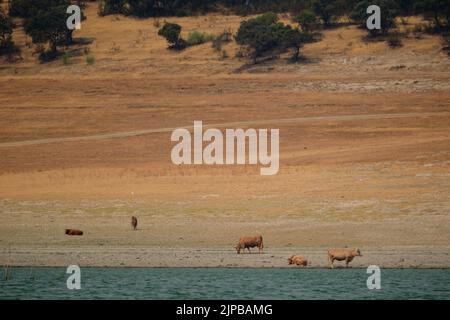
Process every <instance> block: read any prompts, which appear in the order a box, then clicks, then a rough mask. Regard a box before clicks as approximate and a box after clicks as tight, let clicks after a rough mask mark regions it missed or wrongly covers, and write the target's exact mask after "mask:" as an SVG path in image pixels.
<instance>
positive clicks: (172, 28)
mask: <svg viewBox="0 0 450 320" xmlns="http://www.w3.org/2000/svg"><path fill="white" fill-rule="evenodd" d="M158 35H159V36H161V37H164V38H166V40H167V42H168V43H169V49H175V50H182V49H184V48H186V44H187V43H186V41H185V40H184V39H183V38H181V26H180V25H179V24H176V23H167V22H166V23H165V24H164V26H163V27H162V28H161V29H159V31H158Z"/></svg>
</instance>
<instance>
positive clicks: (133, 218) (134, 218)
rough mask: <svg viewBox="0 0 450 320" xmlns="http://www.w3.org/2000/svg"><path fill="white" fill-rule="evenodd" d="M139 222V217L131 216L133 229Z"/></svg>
mask: <svg viewBox="0 0 450 320" xmlns="http://www.w3.org/2000/svg"><path fill="white" fill-rule="evenodd" d="M137 224H138V221H137V218H136V217H135V216H133V217H131V227H132V228H133V230H136V229H137Z"/></svg>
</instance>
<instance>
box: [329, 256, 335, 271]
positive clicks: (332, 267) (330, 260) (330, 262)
mask: <svg viewBox="0 0 450 320" xmlns="http://www.w3.org/2000/svg"><path fill="white" fill-rule="evenodd" d="M333 262H334V259H333V258H332V257H331V256H330V255H328V263H329V264H330V268H331V269H334V265H333Z"/></svg>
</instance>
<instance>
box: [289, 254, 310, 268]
mask: <svg viewBox="0 0 450 320" xmlns="http://www.w3.org/2000/svg"><path fill="white" fill-rule="evenodd" d="M288 262H289V264H290V265H291V264H295V265H297V266H304V267H306V266H307V265H308V260H306V259H305V258H304V257H302V256H292V257H290V258H289V259H288Z"/></svg>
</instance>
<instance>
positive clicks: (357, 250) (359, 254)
mask: <svg viewBox="0 0 450 320" xmlns="http://www.w3.org/2000/svg"><path fill="white" fill-rule="evenodd" d="M355 252H356V256H358V257H362V254H361V251H360V250H359V249H358V248H356V250H355Z"/></svg>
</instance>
